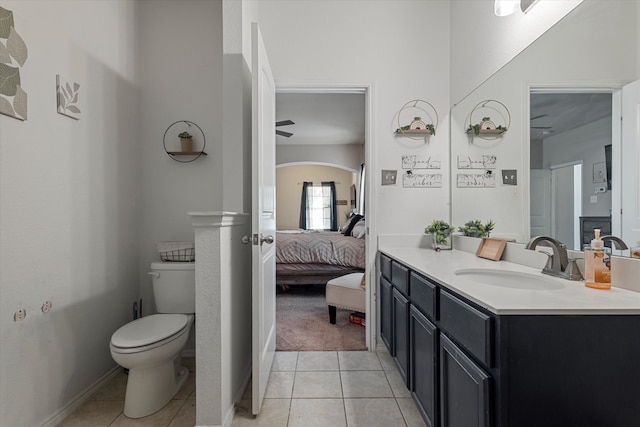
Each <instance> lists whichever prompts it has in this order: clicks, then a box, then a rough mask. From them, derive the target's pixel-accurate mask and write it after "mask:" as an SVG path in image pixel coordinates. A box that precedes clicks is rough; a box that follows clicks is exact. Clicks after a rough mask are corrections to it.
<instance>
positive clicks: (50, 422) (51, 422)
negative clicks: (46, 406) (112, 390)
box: [41, 365, 122, 427]
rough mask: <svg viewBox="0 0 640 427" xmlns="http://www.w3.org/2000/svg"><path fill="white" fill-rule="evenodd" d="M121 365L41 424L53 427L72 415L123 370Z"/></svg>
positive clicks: (45, 426)
mask: <svg viewBox="0 0 640 427" xmlns="http://www.w3.org/2000/svg"><path fill="white" fill-rule="evenodd" d="M121 369H122V368H121V367H120V366H119V365H116V366H114V367H113V368H112V369H111V370H109V371H108V372H107V373H106V374H104V375H103V376H102V378H100V379H99V380H98V381H96V382H95V383H94V384H93V385H92V386H90V387H89V388H87V389H86V390H85V391H83V392H81V393H80V394H79V395H78V396H76V397H75V398H74V399H73V400H71V401H70V402H69V403H67V404H66V405H65V406H64V407H62V408H60V409H58V410H57V411H56V412H55V413H53V414H52V415H51V416H50V417H49V418H47V420H46V421H45V422H43V423H42V424H41V426H42V427H53V426H55V425H58V424H60V423H61V422H62V420H64V419H65V418H67V417H68V416H69V415H71V414H72V413H73V412H74V411H75V410H76V409H78V408H79V407H80V406H82V405H83V404H84V403H85V402H86V401H87V400H89V399H90V398H91V396H93V395H94V394H95V393H96V392H97V391H98V390H100V389H101V388H102V387H104V386H105V385H106V384H107V383H108V382H109V381H111V380H112V379H113V378H115V377H116V376H117V375H118V374H119V373H120V371H121Z"/></svg>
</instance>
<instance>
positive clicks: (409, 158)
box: [402, 154, 442, 169]
mask: <svg viewBox="0 0 640 427" xmlns="http://www.w3.org/2000/svg"><path fill="white" fill-rule="evenodd" d="M441 164H442V162H441V161H440V159H439V158H436V157H435V156H426V155H420V154H407V155H403V156H402V169H440V166H441Z"/></svg>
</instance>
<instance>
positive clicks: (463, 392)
mask: <svg viewBox="0 0 640 427" xmlns="http://www.w3.org/2000/svg"><path fill="white" fill-rule="evenodd" d="M489 393H490V390H489V376H488V375H487V374H486V372H484V371H483V370H482V369H481V368H480V367H479V366H478V365H476V364H475V363H474V362H473V361H472V360H471V359H469V357H467V355H465V354H464V353H463V352H462V350H460V349H459V348H458V347H457V346H456V345H455V344H454V343H453V342H451V341H450V340H449V339H448V338H447V337H446V336H445V335H444V334H442V333H441V334H440V420H441V422H440V425H441V426H443V427H445V426H446V427H470V426H477V427H488V426H490V425H491V424H490V419H489V411H490V407H491V406H490V394H489Z"/></svg>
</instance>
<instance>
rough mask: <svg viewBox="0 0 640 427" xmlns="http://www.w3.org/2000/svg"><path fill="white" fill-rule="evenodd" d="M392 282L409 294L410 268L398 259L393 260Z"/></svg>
mask: <svg viewBox="0 0 640 427" xmlns="http://www.w3.org/2000/svg"><path fill="white" fill-rule="evenodd" d="M391 283H393V286H395V287H396V288H397V289H398V290H399V291H400V292H401V293H402V294H403V295H404V296H405V297H406V296H409V269H408V268H407V267H405V266H404V265H402V264H400V263H398V262H396V261H391Z"/></svg>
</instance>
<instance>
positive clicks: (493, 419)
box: [379, 254, 640, 427]
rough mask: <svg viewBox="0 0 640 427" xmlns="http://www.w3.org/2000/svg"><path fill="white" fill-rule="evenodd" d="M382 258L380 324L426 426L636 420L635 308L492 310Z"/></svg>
mask: <svg viewBox="0 0 640 427" xmlns="http://www.w3.org/2000/svg"><path fill="white" fill-rule="evenodd" d="M381 255H382V256H385V257H387V256H386V255H385V254H381ZM387 259H388V260H389V261H391V263H390V266H391V269H390V270H391V276H392V277H391V279H392V280H387V278H385V276H384V275H383V274H381V275H380V287H379V289H380V298H381V304H383V303H384V302H385V301H386V303H387V304H388V306H386V307H387V309H386V310H384V309H382V310H381V329H384V328H387V329H385V331H389V334H388V335H390V336H388V338H386V339H387V340H388V341H390V342H391V343H392V345H391V346H390V348H391V349H393V350H395V353H393V354H392V356H393V357H394V360H395V361H396V364H397V365H398V369H399V371H400V373H401V374H402V375H403V376H405V377H406V383H407V386H408V389H409V390H410V391H411V395H412V397H413V399H414V401H415V402H416V405H417V408H418V410H419V412H420V413H421V415H422V417H423V419H424V421H425V423H426V425H427V426H442V427H455V426H495V427H511V426H518V427H527V426H545V427H555V426H557V427H567V426H569V427H571V426H575V427H583V426H594V427H595V426H605V425H606V426H611V427H617V426H620V427H626V426H631V425H634V426H635V425H640V410H638V405H637V404H638V402H640V387H639V386H638V384H640V363H638V360H640V340H639V339H638V331H640V316H638V315H625V314H616V313H611V314H607V315H589V314H529V313H527V311H524V312H523V313H522V314H517V313H516V314H508V315H497V314H495V313H492V312H490V311H488V310H486V309H484V308H483V307H481V306H480V305H478V304H477V303H475V302H473V301H470V300H468V299H467V298H465V297H464V296H462V295H460V294H458V293H456V292H455V291H453V290H452V289H451V288H450V287H449V286H447V284H445V283H439V282H438V281H436V280H434V279H432V278H431V277H429V276H428V275H427V273H428V272H425V271H413V270H411V269H410V268H409V267H407V266H406V265H403V264H402V261H401V260H398V259H395V258H394V259H389V257H387ZM396 264H398V266H397V267H395V268H394V265H396ZM398 267H403V268H398ZM395 271H399V273H398V274H400V275H401V276H402V278H405V272H406V278H408V282H407V286H406V294H405V293H403V292H401V286H402V284H401V286H400V287H396V286H395V283H396V281H395V280H394V277H393V276H394V274H395ZM402 280H403V279H400V281H401V282H402ZM389 289H390V290H389ZM389 294H390V295H391V296H390V297H389ZM385 295H386V296H385ZM384 298H387V299H386V300H384ZM389 301H391V302H389ZM383 308H384V307H383ZM405 316H407V317H405ZM404 319H407V323H408V326H407V327H406V328H405V326H404ZM385 325H386V326H385ZM389 325H391V327H390V328H389ZM407 332H408V333H407ZM383 341H385V338H383ZM385 344H386V342H385ZM405 348H408V364H407V365H406V367H405V365H403V364H402V361H403V360H404V357H405V356H404V349H405Z"/></svg>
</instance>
